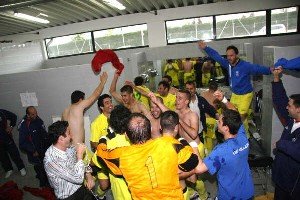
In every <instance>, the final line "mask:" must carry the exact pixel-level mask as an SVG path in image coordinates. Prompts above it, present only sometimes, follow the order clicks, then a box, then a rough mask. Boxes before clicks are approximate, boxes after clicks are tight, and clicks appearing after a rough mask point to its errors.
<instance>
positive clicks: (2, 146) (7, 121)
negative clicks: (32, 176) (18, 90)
mask: <svg viewBox="0 0 300 200" xmlns="http://www.w3.org/2000/svg"><path fill="white" fill-rule="evenodd" d="M16 122H17V115H15V114H14V113H12V112H9V111H7V110H4V109H0V161H1V164H2V167H3V168H4V170H5V172H6V174H5V178H8V177H10V175H11V174H12V172H13V171H12V170H13V167H12V163H11V161H10V158H11V159H12V160H13V161H14V163H15V164H16V166H17V168H18V170H20V172H21V175H22V176H25V175H26V170H25V166H24V163H23V161H22V159H21V157H20V153H19V150H18V147H17V146H16V144H15V141H14V139H13V136H12V130H13V127H14V126H15V125H16ZM8 154H9V155H10V158H9V156H8Z"/></svg>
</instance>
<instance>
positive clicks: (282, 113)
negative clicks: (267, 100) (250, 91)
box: [272, 67, 291, 126]
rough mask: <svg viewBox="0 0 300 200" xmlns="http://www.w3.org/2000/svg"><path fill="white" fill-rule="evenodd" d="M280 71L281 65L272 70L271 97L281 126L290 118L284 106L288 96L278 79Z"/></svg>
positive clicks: (286, 103)
mask: <svg viewBox="0 0 300 200" xmlns="http://www.w3.org/2000/svg"><path fill="white" fill-rule="evenodd" d="M282 71H283V70H282V67H278V68H276V69H275V70H273V71H272V73H273V75H274V80H273V82H272V99H273V106H274V109H275V111H276V113H277V115H278V118H279V120H280V122H281V124H282V125H283V126H286V125H287V124H288V122H289V120H290V119H291V118H290V116H289V113H288V111H287V109H286V106H287V105H288V102H289V98H288V97H287V95H286V91H285V89H284V87H283V84H282V81H281V79H280V76H281V73H282Z"/></svg>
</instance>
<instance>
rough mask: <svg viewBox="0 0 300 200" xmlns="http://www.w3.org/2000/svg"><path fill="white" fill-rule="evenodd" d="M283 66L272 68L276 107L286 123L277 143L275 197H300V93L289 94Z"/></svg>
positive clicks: (273, 175) (286, 199)
mask: <svg viewBox="0 0 300 200" xmlns="http://www.w3.org/2000/svg"><path fill="white" fill-rule="evenodd" d="M281 72H282V67H279V68H276V69H275V70H274V71H273V74H274V81H273V82H272V93H273V95H272V98H273V106H274V109H275V111H276V113H277V115H278V118H279V119H280V121H281V123H282V125H283V126H284V129H283V132H282V135H281V137H280V139H279V140H278V141H277V142H276V144H275V145H276V149H275V159H274V163H273V168H272V179H273V181H274V183H275V196H274V199H275V200H290V199H291V200H292V199H293V200H295V199H299V197H300V94H293V95H291V96H290V98H288V97H287V95H286V91H285V89H284V87H283V84H282V81H281V80H280V74H281Z"/></svg>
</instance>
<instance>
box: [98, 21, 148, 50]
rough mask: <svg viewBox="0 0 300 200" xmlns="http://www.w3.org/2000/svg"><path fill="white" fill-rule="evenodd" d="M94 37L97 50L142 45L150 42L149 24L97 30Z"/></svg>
mask: <svg viewBox="0 0 300 200" xmlns="http://www.w3.org/2000/svg"><path fill="white" fill-rule="evenodd" d="M94 38H95V48H96V50H99V49H125V48H131V47H141V46H148V43H149V42H148V30H147V24H142V25H134V26H126V27H120V28H113V29H107V30H101V31H95V32H94Z"/></svg>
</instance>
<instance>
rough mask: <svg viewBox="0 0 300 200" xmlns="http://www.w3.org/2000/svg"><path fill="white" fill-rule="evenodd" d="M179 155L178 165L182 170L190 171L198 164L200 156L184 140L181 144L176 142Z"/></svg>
mask: <svg viewBox="0 0 300 200" xmlns="http://www.w3.org/2000/svg"><path fill="white" fill-rule="evenodd" d="M174 145H175V149H176V151H177V155H178V167H179V169H180V170H181V171H184V172H188V171H191V170H193V169H194V168H195V167H196V166H197V165H198V162H199V160H198V156H197V155H196V154H194V153H193V149H192V147H191V146H190V145H188V143H187V142H186V141H185V140H183V141H180V144H174Z"/></svg>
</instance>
